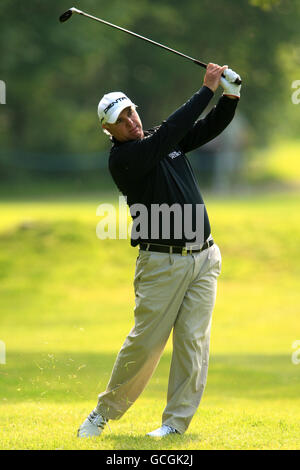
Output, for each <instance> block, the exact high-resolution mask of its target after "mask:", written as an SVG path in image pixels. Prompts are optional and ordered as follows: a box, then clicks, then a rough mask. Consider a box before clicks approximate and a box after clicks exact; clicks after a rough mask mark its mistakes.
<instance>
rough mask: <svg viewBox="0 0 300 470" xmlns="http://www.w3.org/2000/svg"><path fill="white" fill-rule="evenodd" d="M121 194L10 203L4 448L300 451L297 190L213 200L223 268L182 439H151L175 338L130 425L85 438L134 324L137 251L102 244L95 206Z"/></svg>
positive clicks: (0, 435)
mask: <svg viewBox="0 0 300 470" xmlns="http://www.w3.org/2000/svg"><path fill="white" fill-rule="evenodd" d="M117 197H118V196H117V193H116V192H114V193H112V194H110V195H106V196H105V197H104V196H101V195H100V196H99V194H97V193H96V194H94V195H89V196H88V197H81V195H80V194H78V195H77V196H74V197H72V198H69V199H68V197H67V195H65V197H64V198H61V200H60V199H59V198H56V199H55V200H52V199H45V200H43V199H41V200H34V199H32V200H30V199H23V200H6V201H4V202H2V203H0V209H1V219H0V316H1V324H0V340H2V341H3V342H4V343H5V346H6V364H0V448H1V449H126V450H132V449H154V450H155V449H299V448H300V445H299V442H300V393H299V392H300V364H298V365H296V364H294V363H293V362H292V353H293V352H295V349H293V347H292V345H293V342H294V341H296V340H300V320H299V313H300V312H299V310H300V308H299V305H300V289H299V278H300V250H299V246H300V235H299V203H300V194H299V193H296V192H293V193H287V192H286V193H279V192H278V193H274V194H264V195H262V194H257V195H256V194H253V195H250V194H249V195H244V196H237V195H236V196H234V197H232V196H228V197H224V198H222V199H216V198H213V197H211V196H209V195H208V197H206V203H207V209H208V213H209V216H210V220H211V225H212V228H213V232H212V234H213V237H214V239H215V241H216V243H217V244H218V245H219V246H220V249H221V252H222V256H223V265H222V274H221V277H220V279H219V284H218V296H217V303H216V307H215V310H214V314H213V326H212V340H211V356H210V367H209V372H208V382H207V387H206V390H205V393H204V396H203V399H202V402H201V405H200V407H199V410H198V411H197V413H196V415H195V417H194V419H193V421H192V423H191V426H190V428H189V429H188V431H187V432H186V434H185V435H183V436H179V435H175V436H170V437H167V438H166V439H165V440H164V441H152V440H150V439H149V438H148V437H146V436H145V434H146V433H147V432H149V431H151V430H153V429H155V428H156V427H158V426H160V424H161V414H162V411H163V409H164V407H165V404H166V392H167V382H168V370H169V365H170V359H171V351H172V343H171V338H170V340H169V342H168V344H167V347H166V349H165V352H164V354H163V356H162V358H161V361H160V363H159V366H158V367H157V369H156V371H155V373H154V375H153V377H152V379H151V381H150V382H149V384H148V386H147V387H146V389H145V391H144V392H143V393H142V395H141V396H140V398H139V399H138V401H137V402H136V403H135V404H134V405H133V406H132V407H131V408H130V409H129V411H128V412H127V413H126V414H125V415H124V417H123V418H122V419H121V420H119V421H110V422H109V426H110V429H109V428H108V427H106V428H105V430H104V432H103V434H102V435H101V437H100V438H95V439H91V440H79V439H77V438H76V431H77V428H78V426H79V425H80V424H81V422H82V421H83V420H84V419H85V418H86V416H87V414H89V413H90V411H91V410H92V409H93V408H94V407H95V405H96V403H97V395H98V393H100V392H102V391H104V390H105V386H106V384H107V381H108V379H109V376H110V372H111V369H112V366H113V364H114V360H115V358H116V354H117V353H118V351H119V349H120V347H121V346H122V343H123V341H124V339H125V337H126V335H127V333H128V332H129V331H130V329H131V327H132V326H133V307H134V293H133V285H132V281H133V275H134V268H135V260H136V257H137V254H138V253H137V249H133V248H131V247H130V243H129V240H105V241H103V240H99V239H98V238H97V237H96V225H97V223H98V222H99V217H97V216H96V209H97V206H98V205H99V204H100V203H103V202H107V201H108V202H116V203H117ZM299 357H300V353H299Z"/></svg>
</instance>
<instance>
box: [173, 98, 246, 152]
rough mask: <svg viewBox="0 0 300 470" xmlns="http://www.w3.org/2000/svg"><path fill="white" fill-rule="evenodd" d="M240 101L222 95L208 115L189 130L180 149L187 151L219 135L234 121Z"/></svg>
mask: <svg viewBox="0 0 300 470" xmlns="http://www.w3.org/2000/svg"><path fill="white" fill-rule="evenodd" d="M238 101H239V100H238V99H236V100H233V99H230V98H228V97H226V96H222V97H221V98H220V99H219V101H218V103H217V105H216V106H214V108H213V109H212V110H211V111H210V112H209V113H208V115H207V116H206V117H205V118H204V119H199V121H197V122H196V123H195V124H194V125H193V127H192V129H190V130H189V131H188V132H187V134H186V135H185V137H184V138H183V139H182V140H181V141H180V143H179V147H180V149H181V150H182V151H183V152H184V153H187V152H190V151H191V150H195V149H196V148H198V147H200V146H201V145H204V144H206V143H207V142H209V141H210V140H212V139H214V138H215V137H217V136H218V135H219V134H220V133H221V132H222V131H223V130H224V129H225V128H226V127H227V126H228V125H229V124H230V122H231V121H232V119H233V117H234V114H235V110H236V107H237V103H238Z"/></svg>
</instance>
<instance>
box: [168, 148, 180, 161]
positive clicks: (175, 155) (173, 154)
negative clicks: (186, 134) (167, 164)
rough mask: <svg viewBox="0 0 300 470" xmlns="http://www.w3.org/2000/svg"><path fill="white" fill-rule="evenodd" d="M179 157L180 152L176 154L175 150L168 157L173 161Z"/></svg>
mask: <svg viewBox="0 0 300 470" xmlns="http://www.w3.org/2000/svg"><path fill="white" fill-rule="evenodd" d="M180 155H181V152H178V151H177V150H175V151H174V152H172V153H169V157H170V158H172V159H174V158H176V157H179V156H180Z"/></svg>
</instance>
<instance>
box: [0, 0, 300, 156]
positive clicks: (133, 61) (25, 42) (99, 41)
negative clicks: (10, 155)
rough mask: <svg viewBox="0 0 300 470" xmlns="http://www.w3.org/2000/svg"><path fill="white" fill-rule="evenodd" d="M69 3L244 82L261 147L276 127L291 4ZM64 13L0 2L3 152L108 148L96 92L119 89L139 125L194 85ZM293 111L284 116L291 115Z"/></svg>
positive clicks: (135, 46) (163, 55)
mask: <svg viewBox="0 0 300 470" xmlns="http://www.w3.org/2000/svg"><path fill="white" fill-rule="evenodd" d="M76 6H77V7H78V8H79V9H82V10H85V11H87V12H90V13H91V14H94V15H95V16H99V17H101V18H104V19H106V20H108V21H110V22H112V23H115V24H118V25H120V26H123V27H125V28H128V29H131V30H133V31H136V32H137V33H139V34H142V35H144V36H146V37H149V38H152V39H153V40H156V41H158V42H161V43H164V44H166V45H169V46H170V47H173V48H175V49H177V50H180V51H182V52H184V53H187V54H188V55H190V56H192V57H195V58H199V59H201V60H203V61H206V62H209V61H213V62H217V63H220V64H223V63H227V64H229V66H230V67H232V68H233V69H235V70H237V71H238V72H239V73H240V74H241V76H242V78H243V81H244V85H243V88H242V100H241V103H240V110H241V111H242V113H243V114H244V115H245V116H246V118H247V119H248V120H249V123H250V124H251V126H252V127H253V129H254V131H255V135H256V139H255V142H256V143H259V142H266V141H267V140H268V139H269V138H270V137H272V135H273V134H274V132H275V131H276V128H278V125H279V124H278V121H279V119H278V116H279V115H280V114H281V113H282V112H283V110H284V109H285V108H286V106H287V104H286V101H287V100H288V102H289V103H290V97H289V96H287V94H286V90H287V88H288V90H289V91H290V84H291V79H290V75H289V76H288V75H287V74H286V73H285V71H290V70H294V71H295V67H299V63H300V59H299V55H298V56H297V58H296V62H295V54H294V55H293V54H292V53H287V54H286V55H285V60H284V61H281V60H279V52H280V51H282V49H283V48H284V49H285V50H288V51H289V50H291V51H292V50H295V47H296V46H295V44H296V43H297V39H298V25H299V11H300V4H299V2H296V1H292V0H251V1H248V0H240V1H239V2H236V0H218V1H214V2H211V1H210V0H203V1H202V2H200V3H199V2H198V1H196V0H190V1H189V2H188V6H187V4H186V3H184V2H182V1H179V0H172V1H171V0H159V1H158V0H131V1H129V2H127V3H126V4H124V2H122V1H121V0H113V1H111V2H104V3H102V4H101V8H100V7H99V2H97V1H96V0H82V1H78V2H77V5H76ZM69 7H70V4H69V2H68V1H66V0H64V1H61V0H54V1H52V2H45V1H42V0H31V1H30V2H23V3H22V2H20V3H19V4H18V10H17V13H16V6H15V4H14V2H11V1H10V0H2V2H1V12H0V15H1V31H0V43H1V50H2V54H1V68H0V78H1V79H2V80H4V81H5V82H6V84H7V104H6V105H5V106H2V107H1V109H0V112H1V113H0V141H1V147H2V150H8V149H10V150H24V151H27V152H57V153H63V152H71V153H72V152H76V153H81V152H90V151H93V152H95V151H98V150H103V149H105V148H107V146H108V142H107V139H105V138H104V137H102V131H101V129H100V126H99V123H98V119H97V115H96V108H97V103H98V101H99V99H100V98H101V96H102V95H103V93H105V92H107V91H111V90H116V89H121V90H123V91H124V92H125V93H128V94H129V95H130V96H131V97H132V99H133V100H134V101H135V102H136V103H138V105H139V107H140V108H139V110H140V113H141V115H142V118H143V121H144V125H145V127H148V126H151V125H153V124H157V123H159V122H161V121H162V120H163V119H165V118H166V117H167V116H168V115H169V114H170V113H171V112H173V110H174V109H175V108H176V107H178V106H179V105H180V104H181V103H182V102H184V101H186V100H187V99H188V98H189V97H190V95H191V94H192V93H194V92H195V91H196V90H197V89H198V88H199V87H200V86H201V84H202V80H203V73H204V71H203V70H202V69H200V68H197V67H196V66H195V65H194V64H192V63H189V62H188V61H185V60H184V59H181V58H179V57H176V56H172V55H171V54H169V53H167V52H166V51H162V50H159V49H158V48H156V47H154V46H150V45H149V44H146V43H144V42H143V41H139V40H138V39H135V38H132V37H130V36H129V35H126V34H124V33H122V32H118V31H113V30H112V29H110V28H108V27H106V26H104V25H99V24H98V23H96V22H93V21H90V20H87V19H84V18H81V17H78V16H77V15H76V16H74V17H73V18H72V19H71V20H69V21H68V22H67V23H65V24H60V23H59V22H58V17H59V15H60V14H61V13H62V12H63V11H64V10H66V9H68V8H69ZM292 64H293V66H292ZM298 70H299V69H298ZM289 73H290V72H289ZM296 78H297V77H293V79H296ZM298 78H300V77H298ZM287 85H288V86H287ZM217 95H218V93H217ZM294 108H295V106H294ZM294 108H293V113H294V114H292V117H291V119H295V118H296V117H297V116H295V112H296V111H295V109H294ZM284 121H285V126H286V127H285V129H286V128H289V129H290V132H293V133H294V135H295V134H296V132H297V130H298V128H299V127H298V126H296V125H294V126H292V128H291V126H289V124H288V122H289V116H288V115H287V119H285V120H284ZM291 129H293V130H291ZM283 131H284V129H283Z"/></svg>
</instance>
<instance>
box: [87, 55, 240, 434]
mask: <svg viewBox="0 0 300 470" xmlns="http://www.w3.org/2000/svg"><path fill="white" fill-rule="evenodd" d="M222 74H224V75H225V78H223V77H222ZM236 78H240V77H239V75H237V74H236V73H235V72H233V71H232V70H231V69H228V67H227V66H223V67H220V66H218V65H216V64H212V63H210V64H208V66H207V70H206V74H205V77H204V82H203V86H202V87H201V88H200V90H199V91H197V92H196V93H195V94H194V95H193V96H192V97H191V98H190V99H189V101H187V102H186V103H185V104H184V105H183V106H181V107H180V108H179V109H177V110H176V111H175V112H174V113H173V114H172V115H171V116H170V117H169V118H168V119H167V120H165V121H163V122H162V124H161V125H159V126H157V127H155V128H153V129H150V130H148V131H146V130H144V129H143V126H142V123H141V119H140V117H139V115H138V113H137V111H136V106H135V104H134V103H133V102H132V101H131V100H130V99H129V98H128V97H127V96H126V95H124V94H123V93H120V92H113V93H109V94H106V95H104V96H103V98H102V99H101V101H100V102H99V106H98V115H99V118H100V122H101V125H102V127H103V129H104V131H105V132H106V133H108V134H109V135H110V136H111V140H112V149H111V152H110V158H109V169H110V172H111V175H112V177H113V179H114V181H115V183H116V185H117V187H118V188H119V190H120V191H121V192H122V193H123V195H124V196H126V197H127V203H128V205H129V207H130V210H131V215H132V217H133V229H132V234H131V244H132V246H139V256H138V258H137V262H136V270H135V278H134V289H135V309H134V317H135V324H134V327H133V328H132V330H131V331H130V333H129V334H128V336H127V338H126V340H125V342H124V344H123V346H122V348H121V350H120V352H119V354H118V356H117V359H116V362H115V364H114V367H113V371H112V374H111V377H110V380H109V383H108V385H107V388H106V390H105V391H104V392H103V393H101V394H100V395H99V397H98V404H97V406H96V408H95V409H94V410H93V411H92V412H91V414H90V415H89V416H88V417H87V419H86V420H85V421H84V422H83V424H82V425H81V426H80V428H79V430H78V437H92V436H99V435H100V434H101V432H102V430H103V429H104V427H105V424H106V423H107V421H108V420H115V419H119V418H120V417H121V416H122V415H123V414H124V413H125V412H126V411H127V410H128V408H129V407H130V406H131V405H132V404H133V403H134V402H135V400H136V399H137V398H138V396H139V395H140V394H141V392H142V391H143V390H144V388H145V386H146V384H147V383H148V381H149V379H150V378H151V376H152V374H153V372H154V370H155V368H156V366H157V364H158V361H159V359H160V357H161V354H162V352H163V350H164V347H165V345H166V343H167V340H168V338H169V336H170V334H171V332H172V330H173V352H172V361H171V366H170V374H169V383H168V393H167V404H166V407H165V409H164V411H163V414H162V425H161V427H159V428H158V429H156V430H154V431H152V432H149V433H148V434H147V435H148V436H150V437H159V438H160V437H164V436H167V435H169V434H172V433H178V434H183V433H184V432H185V431H186V430H187V428H188V426H189V424H190V422H191V419H192V418H193V416H194V414H195V412H196V410H197V408H198V406H199V403H200V400H201V397H202V394H203V391H204V388H205V384H206V377H207V370H208V360H209V342H210V330H211V319H212V311H213V307H214V304H215V298H216V289H217V278H218V276H219V274H220V271H221V254H220V250H219V248H218V246H217V245H216V244H215V243H214V240H213V238H212V235H211V227H210V223H209V218H208V215H207V211H206V208H205V206H204V202H203V199H202V196H201V194H200V190H199V187H198V184H197V182H196V179H195V176H194V174H193V170H192V168H191V166H190V163H189V161H188V159H187V157H186V155H185V154H186V153H188V152H190V151H191V150H194V149H196V148H198V147H200V146H201V145H203V144H206V143H207V142H209V141H210V140H212V139H214V138H215V137H216V136H217V135H218V134H220V133H221V132H222V131H223V130H224V129H225V128H226V127H227V126H228V124H229V123H230V122H231V120H232V119H233V117H234V113H235V109H236V106H237V103H238V101H239V98H240V88H241V86H240V85H236V84H235V83H234V81H235V79H236ZM220 84H221V86H222V87H223V95H222V96H221V98H220V99H219V100H218V103H217V105H216V106H215V107H214V108H213V109H212V110H211V111H210V112H209V114H207V116H206V117H205V118H203V119H198V118H199V116H200V114H201V113H202V112H203V111H204V110H205V108H206V107H207V105H208V104H209V102H210V100H211V99H212V97H213V96H214V93H215V91H216V90H217V88H218V86H219V85H220ZM163 204H164V206H162V205H163ZM158 206H160V207H168V208H177V209H178V208H179V209H182V213H183V212H184V209H185V208H189V209H190V215H191V217H189V218H187V219H188V220H190V221H192V222H191V224H190V226H189V227H188V230H187V227H186V220H184V222H182V221H181V222H182V223H178V220H177V221H176V223H175V219H176V217H175V215H178V213H179V212H180V211H178V210H177V212H176V211H174V214H173V216H172V217H171V216H170V217H169V220H168V222H169V227H167V228H168V230H163V228H164V227H160V226H159V227H157V220H156V221H155V222H154V221H153V217H152V216H153V210H152V209H153V208H157V207H158ZM136 207H143V208H146V209H147V210H148V216H147V218H146V219H145V218H144V222H143V223H141V219H139V214H138V211H137V210H136ZM175 212H176V214H175ZM197 214H202V215H201V217H198V218H197ZM169 215H170V214H169ZM137 220H139V223H137V224H135V221H137ZM182 220H183V218H182ZM162 222H166V220H164V219H163V221H162ZM161 225H164V223H162V224H161ZM167 225H168V224H167ZM181 229H182V230H181Z"/></svg>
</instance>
